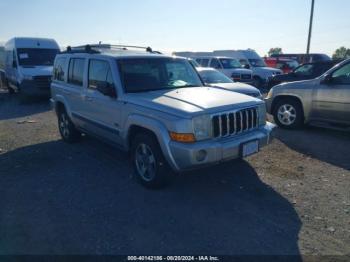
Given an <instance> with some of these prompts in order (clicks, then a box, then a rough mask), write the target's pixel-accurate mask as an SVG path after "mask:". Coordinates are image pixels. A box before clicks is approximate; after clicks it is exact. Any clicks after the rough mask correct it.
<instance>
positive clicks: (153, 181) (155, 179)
mask: <svg viewBox="0 0 350 262" xmlns="http://www.w3.org/2000/svg"><path fill="white" fill-rule="evenodd" d="M131 159H132V162H133V166H134V170H135V174H136V177H137V179H138V181H139V182H140V183H141V184H142V185H144V186H145V187H148V188H161V187H164V186H166V185H167V184H168V183H169V182H170V180H171V176H172V171H171V169H170V167H169V165H168V163H167V162H166V160H165V158H164V156H163V153H162V150H161V148H160V146H159V144H158V141H157V140H156V138H155V137H154V136H153V135H151V134H147V133H141V134H137V135H136V136H135V138H134V139H133V142H132V146H131Z"/></svg>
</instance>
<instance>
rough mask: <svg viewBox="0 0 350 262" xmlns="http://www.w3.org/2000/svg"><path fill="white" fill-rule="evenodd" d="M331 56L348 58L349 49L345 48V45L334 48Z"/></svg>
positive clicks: (349, 55)
mask: <svg viewBox="0 0 350 262" xmlns="http://www.w3.org/2000/svg"><path fill="white" fill-rule="evenodd" d="M332 58H333V59H346V58H350V49H349V48H346V47H345V46H342V47H339V48H338V49H337V50H335V52H334V54H333V56H332Z"/></svg>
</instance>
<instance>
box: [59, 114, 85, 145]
mask: <svg viewBox="0 0 350 262" xmlns="http://www.w3.org/2000/svg"><path fill="white" fill-rule="evenodd" d="M57 118H58V129H59V131H60V134H61V137H62V139H63V141H65V142H67V143H75V142H78V141H79V139H80V137H81V133H80V132H79V131H78V130H77V129H76V128H75V126H74V124H73V123H72V121H71V120H70V118H69V116H68V114H67V112H66V110H64V109H61V110H59V111H58V113H57Z"/></svg>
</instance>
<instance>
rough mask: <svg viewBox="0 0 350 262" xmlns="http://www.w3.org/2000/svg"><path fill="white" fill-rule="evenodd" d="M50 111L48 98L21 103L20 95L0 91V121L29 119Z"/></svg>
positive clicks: (29, 99) (32, 99)
mask: <svg viewBox="0 0 350 262" xmlns="http://www.w3.org/2000/svg"><path fill="white" fill-rule="evenodd" d="M48 110H50V103H49V100H48V99H47V98H28V99H26V100H25V101H20V98H19V95H18V94H9V93H8V92H6V91H4V90H0V121H1V120H7V119H13V118H19V117H27V116H30V115H33V114H37V113H41V112H45V111H48Z"/></svg>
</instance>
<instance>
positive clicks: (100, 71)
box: [88, 59, 113, 89]
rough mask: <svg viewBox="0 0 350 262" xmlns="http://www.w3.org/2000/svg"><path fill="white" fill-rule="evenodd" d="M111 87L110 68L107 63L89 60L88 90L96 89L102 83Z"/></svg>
mask: <svg viewBox="0 0 350 262" xmlns="http://www.w3.org/2000/svg"><path fill="white" fill-rule="evenodd" d="M106 82H107V83H108V84H110V85H113V78H112V72H111V68H110V66H109V63H108V62H107V61H102V60H93V59H91V60H90V63H89V85H88V87H89V88H90V89H96V88H97V87H98V85H100V84H103V83H106Z"/></svg>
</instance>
